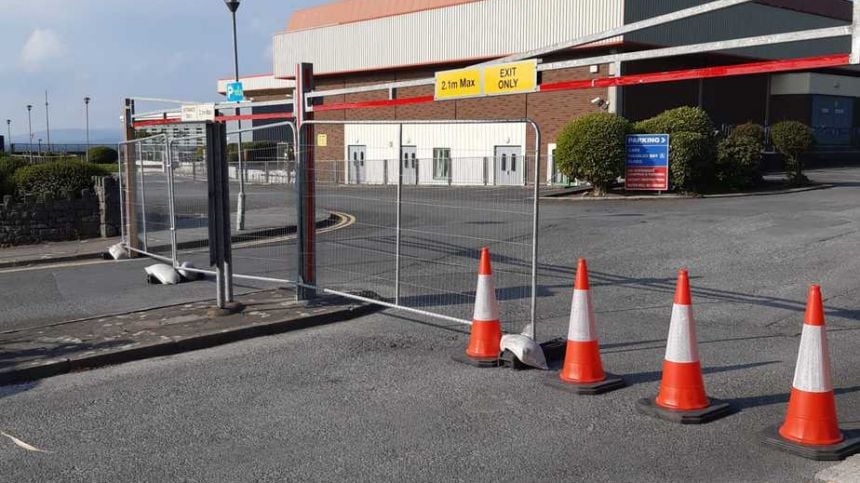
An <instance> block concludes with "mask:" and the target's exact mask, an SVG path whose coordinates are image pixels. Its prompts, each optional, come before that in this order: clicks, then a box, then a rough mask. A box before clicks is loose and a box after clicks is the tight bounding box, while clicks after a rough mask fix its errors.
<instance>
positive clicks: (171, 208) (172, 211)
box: [166, 139, 179, 268]
mask: <svg viewBox="0 0 860 483" xmlns="http://www.w3.org/2000/svg"><path fill="white" fill-rule="evenodd" d="M166 146H167V153H166V156H167V170H166V172H167V211H168V213H169V215H170V252H171V256H172V257H173V267H174V268H177V267H179V253H178V246H177V244H176V197H175V192H174V187H173V139H168V140H167V143H166Z"/></svg>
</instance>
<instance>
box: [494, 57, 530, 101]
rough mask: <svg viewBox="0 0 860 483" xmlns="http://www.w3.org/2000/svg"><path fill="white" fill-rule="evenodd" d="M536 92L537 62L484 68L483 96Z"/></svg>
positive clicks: (528, 61)
mask: <svg viewBox="0 0 860 483" xmlns="http://www.w3.org/2000/svg"><path fill="white" fill-rule="evenodd" d="M536 90H537V61H536V60H527V61H523V62H513V63H510V64H497V65H491V66H488V67H485V68H484V94H486V95H491V96H498V95H503V94H522V93H525V92H535V91H536Z"/></svg>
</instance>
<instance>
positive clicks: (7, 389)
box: [0, 382, 39, 399]
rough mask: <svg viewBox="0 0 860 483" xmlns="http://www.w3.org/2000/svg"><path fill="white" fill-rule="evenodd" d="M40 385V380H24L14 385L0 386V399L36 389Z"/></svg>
mask: <svg viewBox="0 0 860 483" xmlns="http://www.w3.org/2000/svg"><path fill="white" fill-rule="evenodd" d="M38 385H39V383H38V382H24V383H21V384H15V385H13V386H0V399H3V398H6V397H11V396H14V395H16V394H20V393H22V392H26V391H29V390H30V389H35V388H36V387H37V386H38Z"/></svg>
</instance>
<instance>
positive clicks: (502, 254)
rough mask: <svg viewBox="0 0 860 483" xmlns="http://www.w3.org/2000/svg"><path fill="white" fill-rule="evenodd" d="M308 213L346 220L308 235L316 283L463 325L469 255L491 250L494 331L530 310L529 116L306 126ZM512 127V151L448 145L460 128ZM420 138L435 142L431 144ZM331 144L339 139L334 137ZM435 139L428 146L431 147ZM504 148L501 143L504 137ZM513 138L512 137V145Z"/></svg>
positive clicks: (533, 191) (526, 317) (530, 315)
mask: <svg viewBox="0 0 860 483" xmlns="http://www.w3.org/2000/svg"><path fill="white" fill-rule="evenodd" d="M305 126H306V131H305V132H303V133H302V136H301V139H306V140H307V139H309V140H310V141H311V142H305V143H303V144H302V145H301V146H300V149H302V150H313V151H314V158H315V165H314V167H313V174H314V178H313V179H314V185H315V204H316V209H317V210H318V211H319V210H322V211H324V212H330V213H346V214H348V216H349V219H350V221H349V222H350V223H351V226H350V227H349V228H348V229H343V230H337V231H332V232H330V233H325V234H323V235H321V236H318V237H317V239H316V243H315V246H316V251H315V260H316V283H315V285H314V288H317V289H322V290H324V291H327V292H331V293H339V294H346V295H353V296H354V295H355V294H356V293H363V295H361V296H362V297H365V298H366V299H367V300H368V301H372V302H375V303H379V304H382V305H385V306H389V307H394V308H398V309H402V310H406V311H409V312H413V313H418V314H422V315H427V316H430V317H434V318H437V319H441V320H447V321H450V322H455V323H464V324H470V323H471V320H470V318H471V312H472V308H473V306H474V303H475V287H474V276H475V261H476V260H477V259H478V258H479V255H480V253H481V249H482V248H484V247H490V249H491V251H492V253H493V264H494V267H495V274H496V275H495V276H496V284H497V289H498V293H499V298H500V300H501V301H502V314H501V319H502V322H503V324H504V326H503V329H504V330H505V331H509V332H519V331H521V330H523V327H525V326H528V325H529V324H530V323H532V322H533V321H534V313H535V310H536V293H535V287H536V246H535V244H536V238H537V232H536V217H537V213H538V203H539V197H538V196H536V195H537V193H538V189H539V188H538V186H539V183H535V181H536V177H535V175H534V173H537V172H538V168H537V159H536V156H537V151H536V150H535V152H534V154H528V152H527V150H528V149H529V148H527V147H525V146H524V145H525V142H526V139H527V138H528V137H529V134H530V133H529V129H533V130H534V133H533V134H531V136H532V138H531V139H533V140H534V141H535V142H536V144H537V145H538V146H539V145H540V144H539V143H540V133H539V131H538V130H537V127H536V126H535V125H534V124H533V123H531V122H530V121H528V120H504V121H347V122H343V121H308V122H307V123H306V124H305ZM478 127H480V128H482V129H486V128H497V129H509V130H512V131H516V132H517V133H518V134H517V139H518V142H517V143H516V145H514V146H498V147H496V148H495V150H494V151H491V152H486V151H482V150H479V149H475V150H473V151H469V150H468V149H458V150H452V149H450V148H445V147H438V148H433V147H432V146H433V145H436V146H451V145H452V144H454V143H453V139H452V138H454V137H456V136H458V135H459V136H462V135H464V134H463V133H462V132H460V133H459V134H458V131H465V132H466V134H465V135H469V133H468V130H469V129H476V128H478ZM429 138H433V139H435V140H434V141H431V140H429ZM334 140H338V141H336V142H332V141H334ZM434 143H435V144H434ZM502 143H504V141H503V142H502ZM509 144H513V143H509Z"/></svg>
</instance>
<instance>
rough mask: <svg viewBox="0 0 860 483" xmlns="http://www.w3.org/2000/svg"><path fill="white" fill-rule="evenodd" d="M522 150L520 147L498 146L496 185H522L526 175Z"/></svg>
mask: <svg viewBox="0 0 860 483" xmlns="http://www.w3.org/2000/svg"><path fill="white" fill-rule="evenodd" d="M522 153H523V152H522V148H520V147H519V146H496V158H495V165H496V185H499V186H517V185H522V184H523V180H524V179H525V178H524V177H523V174H524V173H525V162H524V160H523V154H522Z"/></svg>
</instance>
